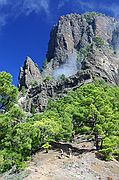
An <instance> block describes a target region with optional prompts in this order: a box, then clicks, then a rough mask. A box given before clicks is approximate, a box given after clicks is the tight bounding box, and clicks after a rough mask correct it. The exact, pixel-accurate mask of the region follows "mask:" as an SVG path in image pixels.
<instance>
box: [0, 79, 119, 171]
mask: <svg viewBox="0 0 119 180" xmlns="http://www.w3.org/2000/svg"><path fill="white" fill-rule="evenodd" d="M3 82H4V81H3ZM118 97H119V88H118V87H110V86H109V85H106V84H105V83H104V82H96V83H91V84H87V85H84V86H82V87H80V88H78V89H77V90H75V91H71V92H70V93H69V94H68V95H67V96H65V97H64V98H61V99H59V100H57V101H55V100H54V101H50V102H49V105H48V108H47V109H46V110H45V111H44V113H36V114H34V115H30V116H31V117H28V115H27V114H25V113H24V112H23V111H22V110H21V109H20V108H19V107H18V105H17V106H16V105H14V106H13V107H12V108H10V109H9V110H6V109H5V113H4V114H0V123H1V124H0V127H1V139H0V145H1V146H0V148H1V149H0V158H1V159H0V161H1V164H0V170H1V172H4V171H6V170H9V169H10V168H12V167H13V166H14V168H15V171H18V170H20V169H23V168H24V167H25V162H24V161H26V160H28V159H29V157H31V155H32V154H33V153H34V152H36V151H37V150H38V149H40V148H41V147H42V145H44V144H47V146H46V145H45V146H43V147H45V148H46V149H48V148H49V143H51V142H52V141H59V140H65V141H69V140H72V137H73V136H74V134H77V133H78V134H85V135H87V136H88V137H87V138H90V139H91V140H92V141H93V142H94V144H95V146H96V149H97V150H98V151H100V153H102V155H103V156H102V158H103V159H106V160H109V159H111V158H112V156H115V158H117V159H118V154H119V152H118V151H119V149H118V148H119V147H118V146H119V138H118V135H119V134H118V132H119V131H118V130H119V129H118V128H119V106H118V105H119V98H118Z"/></svg>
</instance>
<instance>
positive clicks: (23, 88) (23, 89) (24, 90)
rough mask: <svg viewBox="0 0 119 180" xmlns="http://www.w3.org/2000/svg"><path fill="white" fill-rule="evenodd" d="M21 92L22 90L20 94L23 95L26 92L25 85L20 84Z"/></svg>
mask: <svg viewBox="0 0 119 180" xmlns="http://www.w3.org/2000/svg"><path fill="white" fill-rule="evenodd" d="M21 92H22V95H23V96H25V94H26V88H25V86H22V89H21Z"/></svg>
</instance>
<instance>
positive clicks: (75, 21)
mask: <svg viewBox="0 0 119 180" xmlns="http://www.w3.org/2000/svg"><path fill="white" fill-rule="evenodd" d="M46 57H47V61H46V62H45V63H44V66H43V68H42V71H41V72H40V71H39V69H38V68H37V67H36V65H35V64H34V63H33V62H32V60H31V59H29V58H27V59H26V60H25V63H24V66H23V68H22V69H21V72H20V76H19V90H20V91H21V87H22V86H24V87H25V88H26V89H28V90H27V97H26V101H25V106H24V109H25V110H26V111H30V112H33V111H34V110H35V112H41V111H43V110H44V109H45V108H46V107H47V103H48V100H49V99H57V98H60V97H62V96H64V95H65V94H66V93H67V91H69V90H72V89H75V88H77V87H80V86H81V85H82V84H84V83H88V82H91V81H93V79H94V78H96V77H97V78H101V79H104V80H105V81H106V82H108V83H111V84H113V85H119V21H117V20H115V19H114V18H112V17H107V16H105V15H102V14H96V13H86V14H82V15H79V14H68V15H66V16H61V17H60V19H59V21H58V23H57V24H56V25H55V26H54V28H53V29H52V31H51V34H50V41H49V45H48V51H47V55H46ZM62 74H64V79H62V80H61V76H62ZM33 81H36V82H37V83H36V84H35V85H33V83H32V86H31V87H30V84H31V82H33Z"/></svg>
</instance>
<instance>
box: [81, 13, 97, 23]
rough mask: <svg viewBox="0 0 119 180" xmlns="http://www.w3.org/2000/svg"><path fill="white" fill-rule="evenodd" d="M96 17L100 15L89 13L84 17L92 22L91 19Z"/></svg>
mask: <svg viewBox="0 0 119 180" xmlns="http://www.w3.org/2000/svg"><path fill="white" fill-rule="evenodd" d="M96 15H98V14H97V13H96V12H88V13H85V14H84V17H85V19H86V20H87V21H90V20H91V18H93V17H95V16H96Z"/></svg>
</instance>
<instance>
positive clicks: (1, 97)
mask: <svg viewBox="0 0 119 180" xmlns="http://www.w3.org/2000/svg"><path fill="white" fill-rule="evenodd" d="M17 93H18V92H17V88H16V87H15V86H13V85H12V76H11V75H10V74H8V73H6V72H1V73H0V110H2V109H4V110H5V111H7V110H9V109H10V107H12V106H13V105H14V103H15V102H16V100H17Z"/></svg>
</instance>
